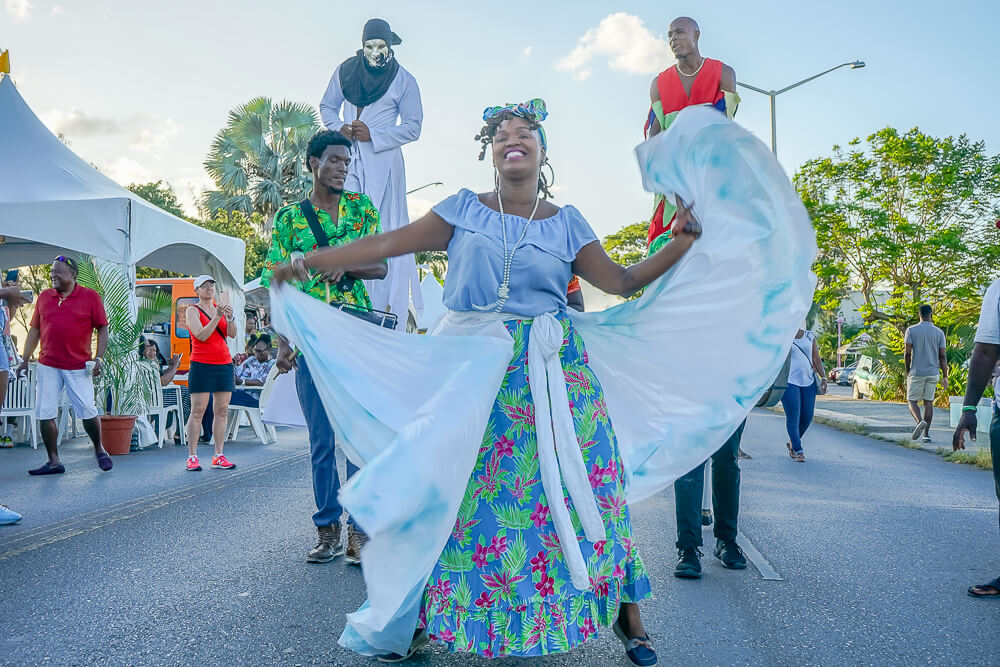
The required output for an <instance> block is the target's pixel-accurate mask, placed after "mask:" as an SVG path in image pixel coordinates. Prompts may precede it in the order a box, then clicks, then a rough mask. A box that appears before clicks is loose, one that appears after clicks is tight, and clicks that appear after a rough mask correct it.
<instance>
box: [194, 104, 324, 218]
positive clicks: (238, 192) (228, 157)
mask: <svg viewBox="0 0 1000 667" xmlns="http://www.w3.org/2000/svg"><path fill="white" fill-rule="evenodd" d="M319 129H320V125H319V116H318V114H317V113H316V110H315V109H314V108H313V107H311V106H309V105H307V104H299V103H296V102H289V101H281V102H278V103H277V104H274V103H272V102H271V99H270V98H267V97H258V98H255V99H252V100H250V101H249V102H247V103H246V104H244V105H243V106H241V107H238V108H236V109H233V110H232V111H230V112H229V121H228V122H227V123H226V127H224V128H223V129H222V130H220V131H219V133H218V134H217V135H215V140H214V141H213V142H212V148H211V150H210V151H209V154H208V157H206V158H205V169H206V170H207V171H208V173H209V175H210V176H211V177H212V179H213V180H214V181H215V185H216V188H217V189H216V190H212V191H208V192H205V193H204V194H203V195H202V203H203V204H204V206H205V208H206V209H207V210H208V213H209V215H210V216H214V215H215V214H216V213H217V212H219V211H239V212H241V213H244V214H246V215H252V214H254V213H257V214H260V216H261V217H262V219H263V220H264V221H266V222H270V220H271V218H272V217H273V216H274V214H275V212H276V211H277V210H278V209H279V208H281V207H282V206H283V205H285V204H286V203H288V202H293V201H299V200H301V199H303V198H304V197H306V196H308V194H309V190H310V188H311V187H312V179H311V177H310V174H309V172H308V170H307V169H306V167H305V160H304V157H303V156H304V154H305V150H306V146H307V145H308V143H309V139H310V138H312V136H313V135H314V134H315V133H316V132H317V130H319ZM261 231H263V229H262V230H261Z"/></svg>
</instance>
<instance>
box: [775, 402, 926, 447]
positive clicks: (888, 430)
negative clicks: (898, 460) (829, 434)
mask: <svg viewBox="0 0 1000 667" xmlns="http://www.w3.org/2000/svg"><path fill="white" fill-rule="evenodd" d="M766 409H767V410H771V411H772V412H777V413H779V414H784V413H785V411H784V410H782V409H781V406H780V405H776V406H774V407H773V408H766ZM813 421H814V422H816V423H818V424H823V425H824V426H829V427H831V428H835V429H837V430H838V431H843V432H845V433H854V434H857V435H865V436H868V437H869V438H872V439H874V440H881V441H883V442H891V443H893V444H896V445H899V446H901V447H906V448H908V449H920V450H923V451H925V452H927V453H929V454H934V455H935V456H936V455H937V454H938V450H939V449H941V447H942V445H941V444H940V443H933V442H932V443H923V442H920V441H917V442H914V441H913V440H911V439H910V438H909V436H906V437H898V436H900V435H902V434H909V433H912V432H913V427H912V426H904V425H899V424H893V423H891V422H887V421H882V420H880V419H869V418H866V417H859V416H857V415H851V414H845V413H842V412H837V411H835V410H823V409H821V408H817V409H816V411H815V413H814V417H813Z"/></svg>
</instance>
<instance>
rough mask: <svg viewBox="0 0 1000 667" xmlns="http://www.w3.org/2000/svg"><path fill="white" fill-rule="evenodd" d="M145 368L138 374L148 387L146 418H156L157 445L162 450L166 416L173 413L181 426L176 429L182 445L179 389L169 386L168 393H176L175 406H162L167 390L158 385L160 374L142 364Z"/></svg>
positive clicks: (182, 434) (148, 365) (182, 432)
mask: <svg viewBox="0 0 1000 667" xmlns="http://www.w3.org/2000/svg"><path fill="white" fill-rule="evenodd" d="M142 366H146V367H147V368H142V370H140V373H142V381H143V382H145V383H146V384H147V385H148V387H149V394H150V396H151V401H150V403H149V404H148V405H147V406H146V417H147V418H149V419H152V418H153V417H156V430H157V431H158V434H157V444H158V445H159V446H160V448H161V449H162V448H163V440H164V438H165V437H166V432H167V416H168V415H169V414H170V413H171V412H173V413H175V414H176V415H177V423H178V424H181V425H182V426H181V427H180V428H178V431H180V434H181V444H182V445H184V444H185V442H184V429H183V424H184V418H183V416H182V415H183V412H182V411H181V395H180V387H177V386H176V385H171V387H173V388H170V389H169V391H176V392H177V403H176V404H175V405H164V402H163V392H164V390H167V389H168V388H167V387H164V386H163V385H161V384H160V374H159V373H158V372H157V371H156V368H155V367H153V365H152V364H142Z"/></svg>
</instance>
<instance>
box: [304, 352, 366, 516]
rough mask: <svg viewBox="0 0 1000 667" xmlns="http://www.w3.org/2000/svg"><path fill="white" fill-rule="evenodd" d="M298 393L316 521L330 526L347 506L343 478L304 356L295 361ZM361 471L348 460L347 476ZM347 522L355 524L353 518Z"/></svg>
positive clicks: (333, 438) (330, 431) (329, 426)
mask: <svg viewBox="0 0 1000 667" xmlns="http://www.w3.org/2000/svg"><path fill="white" fill-rule="evenodd" d="M296 362H297V363H296V370H295V393H296V394H297V395H298V397H299V404H300V405H301V406H302V414H303V416H304V417H305V418H306V428H307V429H308V430H309V451H310V452H311V453H312V482H313V497H314V498H315V499H316V513H315V514H313V523H314V524H316V525H317V526H331V525H333V524H335V523H337V522H338V521H340V515H341V514H343V512H344V508H343V507H342V506H341V504H340V501H339V500H338V499H337V494H338V493H339V492H340V483H341V481H340V479H339V476H338V473H337V460H336V457H335V455H334V454H335V451H336V444H337V440H336V436H335V435H334V433H333V426H331V425H330V420H329V419H328V418H327V416H326V410H325V409H324V408H323V402H322V401H321V400H320V398H319V392H318V391H316V385H315V384H313V379H312V375H311V374H310V373H309V365H308V364H307V363H306V360H305V358H304V357H302V356H299V357H298V359H297V360H296ZM357 471H358V467H357V466H356V465H354V464H353V463H351V462H350V461H348V462H347V476H348V477H350V476H351V475H353V474H354V473H356V472H357ZM347 521H348V523H352V522H351V519H350V517H348V519H347Z"/></svg>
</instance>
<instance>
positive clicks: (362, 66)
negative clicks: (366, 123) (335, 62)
mask: <svg viewBox="0 0 1000 667" xmlns="http://www.w3.org/2000/svg"><path fill="white" fill-rule="evenodd" d="M369 39H381V40H383V41H385V43H386V44H388V45H389V46H396V45H397V44H402V43H403V40H401V39H400V38H399V35H397V34H396V33H394V32H393V31H392V30H390V29H389V24H388V23H386V22H385V21H383V20H382V19H371V20H370V21H368V23H366V24H365V29H364V32H363V34H362V38H361V42H362V43H364V42H367V41H368V40H369ZM389 55H390V58H389V60H388V61H387V62H386V64H385V65H383V66H382V67H372V66H371V65H369V64H368V61H367V60H366V59H365V51H364V49H359V50H358V52H357V53H356V54H355V55H353V56H351V57H350V58H348V59H347V60H345V61H344V62H343V63H341V65H340V87H341V89H343V91H344V97H345V98H347V101H348V102H350V103H351V104H353V105H354V106H356V107H358V108H359V109H360V108H362V107H366V106H368V105H369V104H371V103H372V102H376V101H377V100H378V99H380V98H381V97H382V96H383V95H385V91H387V90H389V86H390V85H391V84H392V81H393V79H395V78H396V72H398V71H399V63H398V62H397V61H396V57H395V56H394V55H393V53H392V50H391V49H390V50H389Z"/></svg>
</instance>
